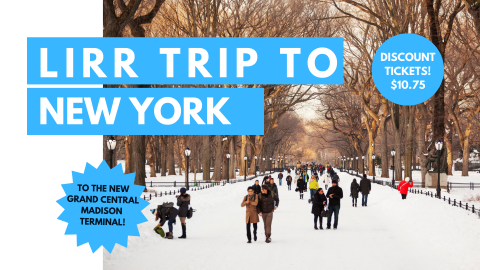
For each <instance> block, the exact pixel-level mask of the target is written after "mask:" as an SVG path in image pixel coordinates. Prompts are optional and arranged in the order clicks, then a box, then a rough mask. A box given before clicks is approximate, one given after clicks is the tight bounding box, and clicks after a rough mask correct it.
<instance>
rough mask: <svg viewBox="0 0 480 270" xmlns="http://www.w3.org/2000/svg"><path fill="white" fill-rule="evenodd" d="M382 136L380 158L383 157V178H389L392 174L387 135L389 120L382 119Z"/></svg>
mask: <svg viewBox="0 0 480 270" xmlns="http://www.w3.org/2000/svg"><path fill="white" fill-rule="evenodd" d="M379 132H380V135H381V142H380V146H381V147H380V156H381V157H382V176H381V177H382V178H389V177H390V176H389V175H390V173H389V171H390V170H389V166H388V160H389V156H390V155H389V154H388V134H387V120H386V119H382V120H381V121H380V129H379Z"/></svg>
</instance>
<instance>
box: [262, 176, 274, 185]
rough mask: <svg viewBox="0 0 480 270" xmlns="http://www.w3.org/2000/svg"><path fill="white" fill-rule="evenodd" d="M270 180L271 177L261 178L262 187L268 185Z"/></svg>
mask: <svg viewBox="0 0 480 270" xmlns="http://www.w3.org/2000/svg"><path fill="white" fill-rule="evenodd" d="M270 178H272V176H271V175H269V176H265V177H263V181H262V185H265V184H268V183H270Z"/></svg>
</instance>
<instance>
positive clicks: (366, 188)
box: [360, 174, 372, 207]
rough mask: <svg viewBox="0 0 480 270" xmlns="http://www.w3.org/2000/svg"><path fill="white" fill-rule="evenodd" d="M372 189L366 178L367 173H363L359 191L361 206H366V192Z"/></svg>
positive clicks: (368, 192)
mask: <svg viewBox="0 0 480 270" xmlns="http://www.w3.org/2000/svg"><path fill="white" fill-rule="evenodd" d="M371 190H372V183H371V182H370V180H368V179H367V175H366V174H363V178H362V180H360V192H361V193H362V207H367V200H368V194H370V191H371Z"/></svg>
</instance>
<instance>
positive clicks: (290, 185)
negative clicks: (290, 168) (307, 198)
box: [286, 174, 292, 190]
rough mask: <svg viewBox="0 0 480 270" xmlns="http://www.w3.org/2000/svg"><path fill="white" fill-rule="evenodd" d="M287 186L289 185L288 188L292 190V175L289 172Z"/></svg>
mask: <svg viewBox="0 0 480 270" xmlns="http://www.w3.org/2000/svg"><path fill="white" fill-rule="evenodd" d="M286 180H287V186H288V190H292V176H291V175H290V174H289V175H287V178H286Z"/></svg>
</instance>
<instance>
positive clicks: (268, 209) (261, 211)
mask: <svg viewBox="0 0 480 270" xmlns="http://www.w3.org/2000/svg"><path fill="white" fill-rule="evenodd" d="M279 204H280V199H279V198H278V196H277V195H275V193H273V192H272V191H270V190H269V189H268V186H267V185H263V186H262V193H261V194H260V195H258V204H257V212H258V215H259V216H261V217H262V219H263V226H264V229H265V242H267V243H270V242H271V241H272V239H271V238H270V236H272V221H273V211H275V210H277V208H278V205H279Z"/></svg>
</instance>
